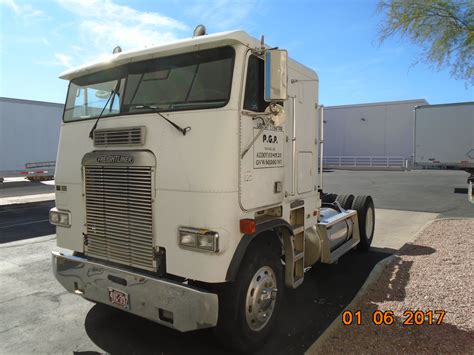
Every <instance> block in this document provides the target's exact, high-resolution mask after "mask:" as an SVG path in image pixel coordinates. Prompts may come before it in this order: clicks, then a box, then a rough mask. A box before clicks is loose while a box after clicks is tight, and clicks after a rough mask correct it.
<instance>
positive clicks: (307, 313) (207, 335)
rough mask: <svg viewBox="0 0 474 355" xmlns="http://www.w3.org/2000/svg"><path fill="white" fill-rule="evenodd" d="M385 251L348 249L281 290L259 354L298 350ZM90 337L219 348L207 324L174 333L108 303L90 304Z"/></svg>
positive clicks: (104, 342)
mask: <svg viewBox="0 0 474 355" xmlns="http://www.w3.org/2000/svg"><path fill="white" fill-rule="evenodd" d="M389 255H390V253H387V252H379V251H371V252H369V253H358V252H351V253H349V254H348V255H346V256H345V257H343V258H342V259H341V260H340V261H339V263H338V264H335V265H323V264H321V265H317V266H316V267H314V268H313V269H312V270H310V271H309V272H308V273H306V275H305V282H304V283H303V285H302V286H300V287H299V288H298V289H296V290H287V291H286V296H285V302H284V305H283V309H282V311H281V313H280V316H279V321H278V324H277V327H276V329H275V330H274V332H273V335H272V336H271V337H270V339H269V340H268V341H267V343H266V344H265V345H264V346H263V347H262V349H261V350H260V351H259V353H260V354H303V353H304V351H305V350H306V349H308V348H309V347H310V346H311V345H312V344H313V342H314V341H315V340H316V339H317V338H318V337H319V336H320V335H321V333H322V332H323V331H324V330H325V329H326V328H327V327H328V326H329V325H330V324H331V322H332V321H333V320H334V319H335V318H336V317H337V316H338V315H339V313H340V312H341V311H342V310H343V309H344V308H345V307H346V306H347V305H348V304H349V303H350V301H351V300H352V299H353V297H354V296H355V294H356V293H357V291H358V290H359V289H360V287H361V286H362V285H363V283H364V281H365V280H366V278H367V276H368V275H369V274H370V272H371V271H372V269H373V267H374V266H375V264H376V263H378V262H379V261H380V260H382V259H384V258H386V257H387V256H389ZM85 329H86V332H87V334H88V336H89V337H90V339H91V340H92V341H93V342H94V343H95V344H96V345H97V346H98V347H100V348H101V349H103V350H104V351H106V352H108V353H112V354H113V353H131V352H134V353H169V354H176V353H185V352H194V353H214V354H215V353H222V352H226V349H224V348H222V347H221V346H220V345H218V344H216V340H215V338H214V337H213V331H212V329H206V330H200V331H194V332H189V333H179V332H177V331H174V330H172V329H168V328H166V327H163V326H160V325H158V324H156V323H153V322H151V321H148V320H145V319H142V318H140V317H136V316H134V315H132V314H129V313H125V312H122V311H119V310H116V309H114V308H111V307H108V306H104V305H95V306H93V307H92V308H91V310H90V311H89V313H88V314H87V317H86V319H85Z"/></svg>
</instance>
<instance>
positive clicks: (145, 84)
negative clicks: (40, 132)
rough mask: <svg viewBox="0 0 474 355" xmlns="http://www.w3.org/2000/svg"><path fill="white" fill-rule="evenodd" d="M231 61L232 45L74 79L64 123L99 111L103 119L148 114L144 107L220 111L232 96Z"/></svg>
mask: <svg viewBox="0 0 474 355" xmlns="http://www.w3.org/2000/svg"><path fill="white" fill-rule="evenodd" d="M234 57H235V52H234V49H233V48H232V47H222V48H215V49H210V50H204V51H199V52H192V53H185V54H179V55H175V56H169V57H164V58H157V59H152V60H147V61H142V62H136V63H130V64H126V65H122V66H120V67H117V68H113V69H109V70H105V71H101V72H97V73H94V74H90V75H87V76H83V77H80V78H76V79H73V80H72V81H71V83H70V85H69V91H68V95H67V99H66V107H65V109H64V122H71V121H77V120H84V119H91V118H97V117H98V116H99V114H100V113H101V111H102V110H104V112H103V113H102V116H112V115H119V114H127V113H141V112H143V111H147V110H148V109H147V108H144V107H143V106H146V105H148V106H149V105H152V106H154V107H156V108H157V109H158V110H160V111H177V110H193V109H206V108H217V107H223V106H225V105H226V104H227V102H228V101H229V97H230V88H231V84H232V71H233V67H234ZM115 90H116V92H115V94H114V91H115ZM111 95H112V98H111V99H110V100H109V97H110V96H111ZM107 100H109V102H108V103H107ZM106 103H107V107H105V108H104V106H105V104H106Z"/></svg>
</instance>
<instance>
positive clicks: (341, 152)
mask: <svg viewBox="0 0 474 355" xmlns="http://www.w3.org/2000/svg"><path fill="white" fill-rule="evenodd" d="M427 104H428V102H426V100H423V99H420V100H409V101H394V102H381V103H372V104H360V105H347V106H328V107H326V108H325V110H324V121H325V124H324V155H325V156H402V157H404V158H405V159H411V158H412V155H413V132H414V121H413V110H414V108H415V107H416V106H420V105H427Z"/></svg>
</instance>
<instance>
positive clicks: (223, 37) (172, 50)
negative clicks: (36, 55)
mask: <svg viewBox="0 0 474 355" xmlns="http://www.w3.org/2000/svg"><path fill="white" fill-rule="evenodd" d="M235 43H242V44H244V45H246V46H248V47H251V48H259V47H260V41H259V40H257V39H256V38H254V37H252V36H249V35H248V34H247V33H246V32H245V31H228V32H219V33H214V34H209V35H204V36H198V37H193V38H186V39H182V40H178V41H174V42H169V43H165V44H161V45H157V46H152V47H148V48H143V49H135V50H129V51H123V52H120V53H115V54H111V55H110V56H108V57H106V58H102V59H101V60H97V61H94V62H90V63H87V64H84V65H82V66H79V67H76V68H72V69H69V70H66V71H65V72H63V73H61V75H60V76H59V77H60V78H61V79H65V80H71V79H74V78H77V77H79V76H83V75H87V74H91V73H95V72H98V71H100V70H104V69H108V68H113V67H116V66H119V65H122V64H126V63H131V62H138V61H142V60H147V59H153V58H159V57H163V56H168V55H174V54H180V53H186V52H190V51H191V50H190V49H191V48H192V47H193V46H194V47H195V48H194V49H197V50H199V49H207V48H213V47H218V46H222V45H225V44H229V45H231V44H235ZM265 47H266V48H271V47H270V46H268V45H265ZM290 62H291V64H292V65H293V66H295V67H299V69H300V70H299V71H302V72H304V73H305V74H307V75H308V76H309V77H315V78H316V79H317V78H318V75H317V74H316V72H315V71H314V70H312V69H310V68H308V67H306V66H304V65H302V64H300V63H298V62H296V61H295V60H292V59H290Z"/></svg>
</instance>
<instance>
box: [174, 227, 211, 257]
mask: <svg viewBox="0 0 474 355" xmlns="http://www.w3.org/2000/svg"><path fill="white" fill-rule="evenodd" d="M218 240H219V233H217V232H213V231H210V230H208V229H198V228H191V227H180V228H179V230H178V244H179V246H180V247H182V248H186V249H188V248H189V249H195V250H196V251H211V252H215V253H216V252H218V251H219V245H218Z"/></svg>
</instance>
